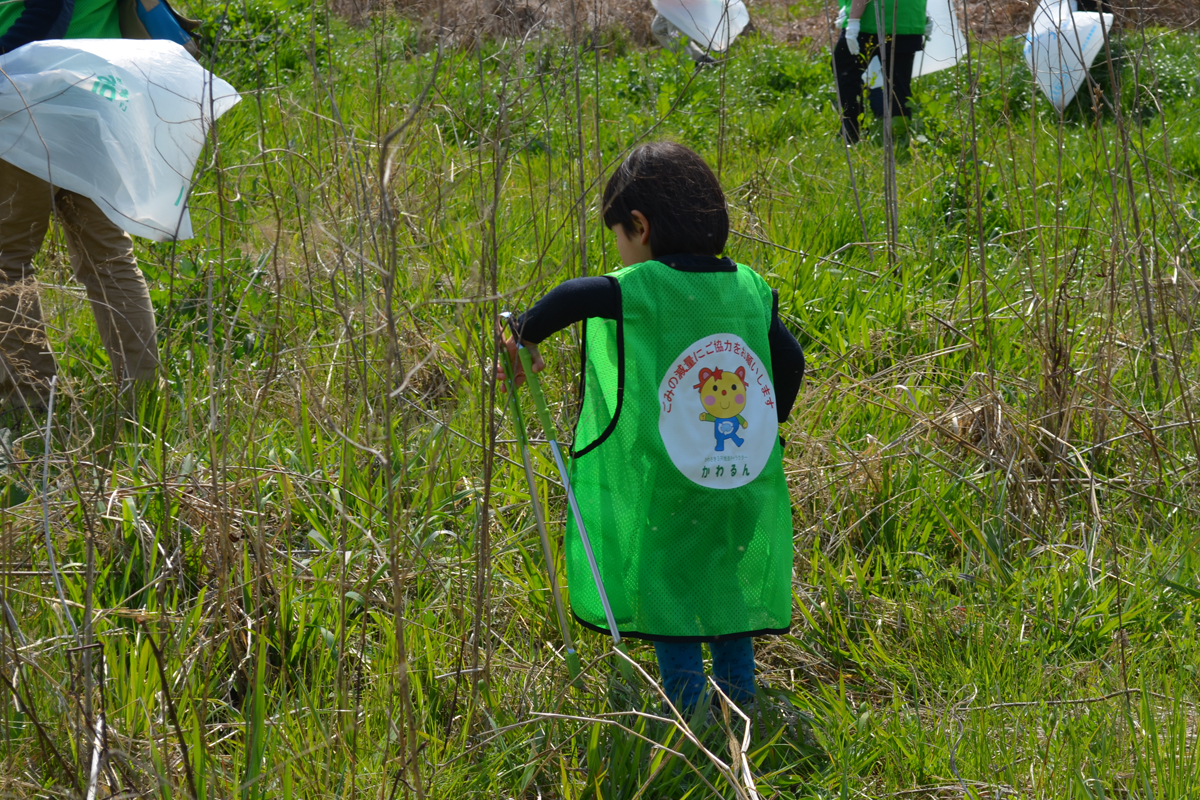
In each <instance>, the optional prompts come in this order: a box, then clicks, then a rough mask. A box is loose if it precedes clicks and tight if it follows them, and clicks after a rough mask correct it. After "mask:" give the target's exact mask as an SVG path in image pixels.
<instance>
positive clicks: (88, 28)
mask: <svg viewBox="0 0 1200 800" xmlns="http://www.w3.org/2000/svg"><path fill="white" fill-rule="evenodd" d="M24 10H25V3H24V2H22V0H16V2H9V3H0V36H3V35H4V34H5V33H6V32H7V31H8V29H9V28H11V27H12V26H13V23H14V22H16V21H17V19H18V18H19V17H20V16H21V12H23V11H24ZM63 38H65V39H120V38H121V20H120V16H119V15H118V13H117V0H76V2H75V11H74V13H73V14H72V15H71V24H70V25H68V26H67V33H66V35H65V36H64V37H63Z"/></svg>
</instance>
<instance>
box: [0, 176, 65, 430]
mask: <svg viewBox="0 0 1200 800" xmlns="http://www.w3.org/2000/svg"><path fill="white" fill-rule="evenodd" d="M53 196H54V189H53V188H52V187H51V186H50V184H49V183H47V182H46V181H44V180H42V179H41V178H38V177H35V176H33V175H30V174H29V173H28V172H25V171H24V170H22V169H18V168H17V167H14V166H13V165H12V164H9V163H8V162H7V161H0V401H3V402H6V403H7V404H8V405H10V406H29V407H31V408H39V407H42V406H44V404H45V401H46V399H47V397H48V393H49V385H50V379H51V378H53V377H54V374H55V369H56V367H55V363H54V354H53V353H52V352H51V350H50V345H49V343H48V342H47V341H46V331H45V327H44V326H43V324H42V305H41V301H40V300H39V298H38V294H37V282H36V281H35V279H34V274H33V258H34V256H36V255H37V253H38V250H40V249H41V247H42V241H43V240H44V239H45V238H46V231H47V230H49V228H50V212H51V209H52V208H53Z"/></svg>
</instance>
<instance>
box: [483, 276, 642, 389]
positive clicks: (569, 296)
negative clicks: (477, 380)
mask: <svg viewBox="0 0 1200 800" xmlns="http://www.w3.org/2000/svg"><path fill="white" fill-rule="evenodd" d="M620 316H621V290H620V289H619V288H617V282H616V281H615V280H613V279H612V278H609V277H604V276H601V277H595V278H574V279H572V280H569V281H564V282H563V283H560V284H559V285H558V286H555V287H554V288H553V289H551V290H550V291H549V292H548V293H547V294H546V295H545V296H544V297H543V298H542V299H541V300H538V301H537V302H536V303H535V304H534V305H533V307H532V308H530V309H529V310H528V311H526V312H525V313H524V314H522V315H521V316H519V317H517V318H516V319H515V320H513V321H512V322H511V328H510V329H509V330H502V331H498V336H499V338H500V343H501V344H503V345H504V346H505V347H506V348H507V349H508V354H509V358H511V359H512V362H513V366H514V368H515V370H516V375H514V376H513V379H514V381H515V383H516V384H517V385H518V386H520V385H521V384H522V383H524V382H525V371H524V369H522V367H521V362H520V361H519V360H518V359H517V337H518V336H519V337H520V339H521V344H523V345H525V346H526V347H527V348H529V351H530V352H529V355H530V356H531V357H532V360H533V371H534V372H541V371H542V370H543V369H544V368H545V362H544V361H543V359H542V357H541V355H540V354H539V353H538V351H537V346H536V345H538V344H540V343H541V342H542V341H544V340H545V339H547V338H548V337H550V336H551V335H552V334H555V333H558V332H559V331H561V330H562V329H564V328H567V327H570V326H571V325H574V324H575V323H576V322H581V321H583V320H585V319H588V318H589V317H600V318H602V319H618V318H619V317H620ZM496 377H497V378H498V379H499V380H500V381H501V386H507V380H508V376H507V375H506V373H505V371H504V364H503V363H501V364H500V366H499V370H498V371H497V373H496Z"/></svg>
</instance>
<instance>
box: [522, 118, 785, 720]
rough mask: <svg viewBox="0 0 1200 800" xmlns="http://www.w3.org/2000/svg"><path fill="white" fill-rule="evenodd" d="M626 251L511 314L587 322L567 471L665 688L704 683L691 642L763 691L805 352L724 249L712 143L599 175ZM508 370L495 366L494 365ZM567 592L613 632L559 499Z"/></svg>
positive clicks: (629, 631) (540, 328) (609, 223)
mask: <svg viewBox="0 0 1200 800" xmlns="http://www.w3.org/2000/svg"><path fill="white" fill-rule="evenodd" d="M602 213H603V218H604V224H605V226H606V227H608V228H610V229H611V230H612V232H613V233H614V234H615V235H616V238H617V250H618V251H619V253H620V256H621V262H622V263H623V264H624V265H625V266H624V268H623V269H619V270H617V271H616V272H613V273H611V274H609V275H605V276H602V277H590V278H576V279H574V280H569V281H566V282H565V283H562V284H560V285H559V286H558V287H556V288H555V289H553V290H552V291H551V292H549V293H548V294H547V295H546V296H545V297H543V298H542V299H541V300H539V301H538V302H537V303H536V304H535V305H534V306H533V307H532V308H531V309H529V311H527V312H526V313H525V314H523V315H522V316H520V317H519V318H517V319H516V320H515V321H514V322H513V324H512V328H513V332H512V335H511V336H510V337H509V338H507V339H506V341H505V342H504V344H505V346H506V347H507V348H508V350H509V353H510V355H511V356H512V357H513V359H514V364H516V366H515V369H516V370H517V371H518V373H517V375H516V376H515V379H516V382H517V383H520V382H521V381H522V380H523V379H524V374H523V373H522V372H521V371H520V370H521V367H520V365H519V362H517V361H516V360H515V359H516V339H517V338H519V339H520V340H521V341H522V342H523V343H524V344H525V346H527V347H528V348H529V349H530V350H531V353H530V355H531V356H532V357H533V358H532V363H533V369H534V371H538V372H540V371H541V369H542V368H543V366H544V363H543V361H542V359H541V357H540V356H539V355H538V353H537V349H536V345H537V344H538V343H539V342H541V341H543V340H544V339H546V337H548V336H550V335H551V334H553V333H555V332H556V331H560V330H562V329H563V328H566V327H567V326H569V325H571V324H572V323H575V322H580V321H582V322H583V325H584V327H583V341H584V348H583V364H582V373H583V375H582V393H583V396H582V399H581V410H580V415H579V420H578V423H577V424H576V428H575V440H574V445H573V447H572V454H573V459H572V462H571V480H572V483H573V485H574V489H575V495H576V499H577V500H578V502H579V507H580V512H581V514H582V516H583V520H584V524H585V525H586V528H587V534H588V537H589V538H590V539H591V543H592V547H593V549H594V551H595V556H596V560H597V562H598V564H599V567H600V574H601V578H602V580H603V582H604V588H605V590H606V592H607V594H608V599H609V601H610V603H611V605H612V611H613V615H614V617H615V619H616V622H617V626H618V628H619V629H620V632H621V635H622V636H626V637H634V638H642V639H649V640H651V641H653V642H654V646H655V652H656V654H657V656H658V663H659V669H660V673H661V676H662V682H663V685H664V688H665V689H666V691H667V693H668V696H670V697H671V698H672V700H673V701H676V702H678V703H679V704H680V705H681V706H682V707H683V708H684V709H688V710H691V709H694V708H695V707H696V706H697V704H698V703H699V702H700V701H701V699H702V697H703V696H704V689H705V683H706V681H705V677H704V666H703V660H702V659H703V653H702V651H701V643H707V644H708V646H709V650H710V651H711V653H712V662H713V676H714V678H715V679H716V681H717V683H718V685H720V686H721V688H722V690H723V691H725V692H726V693H727V694H728V695H729V697H730V698H731V699H732V700H733V701H734V702H735V703H739V704H745V703H748V702H750V701H752V700H753V699H754V697H755V691H756V686H755V680H754V648H753V641H752V637H754V636H761V635H765V634H781V633H785V632H786V631H787V630H788V627H789V625H790V622H791V614H792V585H791V575H792V511H791V501H790V498H789V495H788V488H787V480H786V479H785V477H784V473H783V456H782V454H783V442H782V439H781V438H780V435H779V425H780V423H782V422H784V421H785V420H786V419H787V417H788V414H789V413H790V411H791V408H792V404H793V403H794V402H795V398H796V394H797V392H798V391H799V389H800V381H801V378H802V377H803V374H804V355H803V353H802V351H801V349H800V345H799V343H798V342H797V341H796V339H795V337H793V336H792V334H791V333H789V332H788V330H787V329H786V328H785V327H784V326H783V324H782V323H781V322H780V321H779V313H778V305H779V300H778V294H777V293H776V292H774V291H772V289H771V288H770V287H769V286H767V284H766V282H765V281H763V279H762V278H761V277H759V276H758V275H757V274H756V273H755V272H754V271H753V270H751V269H750V268H749V267H745V266H741V265H739V264H736V263H734V262H733V261H732V260H731V259H729V258H722V257H721V253H722V252H723V251H724V250H725V243H726V239H727V238H728V235H729V215H728V211H727V210H726V206H725V196H724V194H723V193H722V191H721V186H720V184H719V183H718V182H717V179H716V176H715V175H713V173H712V170H711V169H709V167H708V165H707V164H706V163H705V162H704V160H703V159H702V158H701V157H700V156H699V155H697V154H696V153H694V152H693V151H691V150H689V149H688V148H686V147H684V146H682V145H679V144H674V143H672V142H656V143H653V144H644V145H641V146H640V147H637V148H636V149H635V150H634V151H633V152H632V153H631V154H630V155H629V157H628V158H627V159H626V160H625V162H624V163H622V164H621V166H619V167H618V168H617V170H616V171H615V172H614V173H613V175H612V177H611V178H610V179H609V181H608V185H607V186H606V188H605V190H604V198H603V212H602ZM503 377H504V376H503V374H502V375H501V378H503ZM566 559H567V580H568V583H569V585H570V587H571V594H570V598H571V608H572V611H573V612H574V614H575V617H576V619H578V620H579V622H580V623H581V624H583V625H584V626H586V627H588V628H591V629H593V630H596V631H599V632H602V633H607V632H608V627H607V623H606V620H605V616H604V612H603V609H602V607H601V604H600V598H599V594H598V592H597V591H596V588H595V586H594V584H593V581H592V576H591V571H590V569H589V567H588V564H587V561H586V557H585V554H584V552H583V547H582V543H581V540H580V537H579V532H578V530H576V526H575V522H574V519H573V517H572V516H571V515H568V525H567V534H566Z"/></svg>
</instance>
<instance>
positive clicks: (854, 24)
mask: <svg viewBox="0 0 1200 800" xmlns="http://www.w3.org/2000/svg"><path fill="white" fill-rule="evenodd" d="M860 28H862V20H861V19H854V18H851V19H848V20H846V47H848V48H850V52H851V53H852V54H854V55H858V31H859V29H860Z"/></svg>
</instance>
